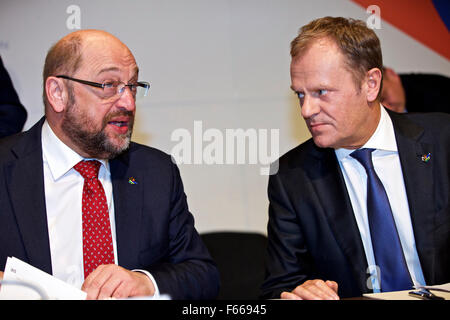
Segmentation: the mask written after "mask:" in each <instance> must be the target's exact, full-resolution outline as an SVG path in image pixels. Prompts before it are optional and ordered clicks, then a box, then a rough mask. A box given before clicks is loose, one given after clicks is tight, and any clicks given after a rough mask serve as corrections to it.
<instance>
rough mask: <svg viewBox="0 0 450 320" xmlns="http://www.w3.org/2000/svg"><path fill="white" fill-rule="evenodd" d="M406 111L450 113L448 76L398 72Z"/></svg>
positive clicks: (449, 80)
mask: <svg viewBox="0 0 450 320" xmlns="http://www.w3.org/2000/svg"><path fill="white" fill-rule="evenodd" d="M399 76H400V79H401V81H402V86H403V89H404V90H405V99H406V111H407V112H445V113H450V78H449V77H446V76H443V75H439V74H428V73H404V74H400V75H399Z"/></svg>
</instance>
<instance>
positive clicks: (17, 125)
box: [0, 57, 27, 138]
mask: <svg viewBox="0 0 450 320" xmlns="http://www.w3.org/2000/svg"><path fill="white" fill-rule="evenodd" d="M26 120H27V111H26V110H25V108H24V106H23V105H22V103H20V100H19V96H18V95H17V93H16V90H15V89H14V86H13V84H12V81H11V78H10V77H9V74H8V71H6V69H5V67H4V66H3V61H2V59H1V57H0V138H3V137H6V136H9V135H12V134H14V133H17V132H20V131H21V130H22V128H23V125H24V124H25V121H26Z"/></svg>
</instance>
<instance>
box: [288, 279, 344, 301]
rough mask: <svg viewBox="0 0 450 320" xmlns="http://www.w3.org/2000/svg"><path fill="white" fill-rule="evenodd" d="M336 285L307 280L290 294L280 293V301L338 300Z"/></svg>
mask: <svg viewBox="0 0 450 320" xmlns="http://www.w3.org/2000/svg"><path fill="white" fill-rule="evenodd" d="M337 292H338V284H337V283H336V282H334V281H329V280H327V281H323V280H318V279H315V280H308V281H305V282H304V283H303V284H301V285H299V286H298V287H297V288H295V289H294V290H292V291H291V292H282V293H281V299H291V300H339V296H338V295H337Z"/></svg>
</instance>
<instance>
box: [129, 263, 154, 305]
mask: <svg viewBox="0 0 450 320" xmlns="http://www.w3.org/2000/svg"><path fill="white" fill-rule="evenodd" d="M131 271H134V272H142V273H143V274H145V275H146V276H147V277H149V278H150V281H151V282H153V286H154V287H155V293H154V294H153V298H159V288H158V285H157V284H156V281H155V278H153V276H152V275H151V273H150V272H148V271H147V270H142V269H133V270H131Z"/></svg>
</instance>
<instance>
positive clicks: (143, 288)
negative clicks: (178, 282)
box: [81, 264, 155, 300]
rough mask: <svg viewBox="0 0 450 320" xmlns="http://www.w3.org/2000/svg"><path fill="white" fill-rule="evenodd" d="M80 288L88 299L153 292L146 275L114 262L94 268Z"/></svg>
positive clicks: (142, 294)
mask: <svg viewBox="0 0 450 320" xmlns="http://www.w3.org/2000/svg"><path fill="white" fill-rule="evenodd" d="M81 290H83V291H85V292H86V293H87V297H86V299H88V300H93V299H106V298H110V297H113V298H127V297H132V296H152V295H154V294H155V287H154V285H153V283H152V281H151V280H150V279H149V277H147V275H145V274H144V273H142V272H134V271H129V270H126V269H124V268H122V267H119V266H117V265H115V264H107V265H101V266H99V267H98V268H97V269H95V270H94V271H93V272H92V273H91V274H89V276H88V277H87V278H86V279H85V280H84V283H83V285H82V286H81Z"/></svg>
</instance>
